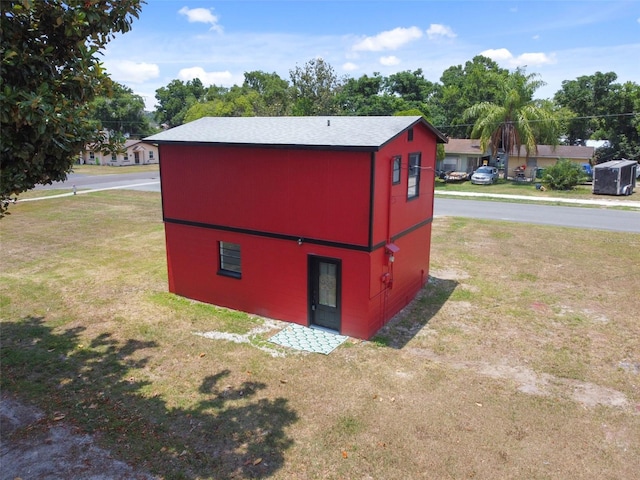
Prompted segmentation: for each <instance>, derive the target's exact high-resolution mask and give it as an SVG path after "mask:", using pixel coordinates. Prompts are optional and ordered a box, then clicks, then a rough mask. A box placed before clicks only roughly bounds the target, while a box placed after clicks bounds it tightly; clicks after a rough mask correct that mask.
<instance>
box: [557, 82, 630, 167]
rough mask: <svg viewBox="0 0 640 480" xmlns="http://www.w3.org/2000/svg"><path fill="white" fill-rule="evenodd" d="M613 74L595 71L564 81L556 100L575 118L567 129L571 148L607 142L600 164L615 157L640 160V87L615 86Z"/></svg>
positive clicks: (627, 84) (599, 156) (597, 154)
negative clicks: (588, 143) (591, 73)
mask: <svg viewBox="0 0 640 480" xmlns="http://www.w3.org/2000/svg"><path fill="white" fill-rule="evenodd" d="M617 78H618V76H617V75H616V74H615V73H614V72H607V73H601V72H596V73H595V74H593V75H584V76H581V77H578V78H577V79H576V80H565V81H564V82H562V89H561V90H559V91H558V92H556V94H555V96H554V100H555V101H556V103H558V104H559V105H562V106H563V107H565V108H568V109H570V110H572V111H573V112H574V113H575V117H576V118H575V119H574V120H572V121H571V122H570V124H569V128H568V135H567V137H568V143H569V144H570V145H576V144H584V142H585V141H586V140H588V139H592V140H608V141H609V144H610V146H609V147H605V148H602V149H598V152H596V156H597V157H598V162H603V161H607V160H611V159H613V158H628V159H636V160H638V159H640V113H639V112H640V85H637V84H636V83H633V82H626V83H624V84H622V85H621V84H619V83H614V82H615V81H616V79H617Z"/></svg>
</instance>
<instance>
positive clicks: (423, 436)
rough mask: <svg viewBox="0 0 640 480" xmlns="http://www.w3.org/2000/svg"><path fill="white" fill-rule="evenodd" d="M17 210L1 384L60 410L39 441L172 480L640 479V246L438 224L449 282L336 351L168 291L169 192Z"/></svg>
mask: <svg viewBox="0 0 640 480" xmlns="http://www.w3.org/2000/svg"><path fill="white" fill-rule="evenodd" d="M445 188H449V185H447V186H446V187H445ZM474 188H475V186H474ZM478 188H484V187H478ZM11 213H12V214H11V215H10V216H8V217H6V218H4V219H2V220H1V221H0V235H1V237H0V240H1V242H2V254H1V257H0V309H1V319H2V324H1V336H2V338H1V345H2V349H1V352H0V355H1V362H2V364H1V365H2V372H1V373H2V374H1V376H0V381H1V386H2V389H3V391H7V392H15V394H17V395H18V396H19V397H20V398H21V399H23V400H25V401H27V402H32V403H34V404H37V405H38V406H39V407H41V408H42V409H44V411H45V412H46V413H47V418H46V419H45V420H44V421H42V422H41V423H39V424H37V425H34V426H32V427H31V428H35V429H37V428H42V427H43V426H47V425H49V424H51V423H55V419H58V418H61V415H64V416H65V417H64V421H65V422H70V423H71V424H73V425H75V426H76V427H77V429H78V431H82V432H91V433H94V434H96V435H97V438H98V439H99V441H100V442H101V445H102V446H103V447H105V448H108V449H110V450H111V451H112V452H113V454H114V455H115V456H116V457H117V458H119V459H121V460H123V461H126V462H128V463H131V464H133V465H136V466H139V467H143V468H146V469H148V470H150V471H152V472H154V473H156V474H159V475H161V476H162V477H163V478H167V479H182V478H189V479H196V478H198V479H205V478H215V479H221V478H275V479H350V478H356V479H363V478H372V479H414V478H430V479H431V478H433V479H442V478H476V479H478V478H480V479H495V478H526V479H565V478H572V479H593V478H611V479H614V478H615V479H631V478H635V476H636V475H637V472H638V471H640V324H639V323H638V318H640V301H639V296H638V295H639V292H638V288H637V285H638V284H639V283H640V236H639V235H637V234H627V233H615V232H604V231H603V232H594V231H591V230H589V231H587V230H579V229H569V228H556V227H544V226H532V225H520V224H515V223H502V222H492V221H479V220H470V219H458V218H437V219H435V220H434V223H433V245H432V270H431V272H430V273H431V277H432V278H431V280H430V282H429V285H428V286H427V287H425V289H424V290H423V291H422V292H421V294H420V295H419V296H418V298H417V299H416V300H415V301H414V302H413V303H412V304H410V305H409V306H408V307H407V308H406V309H405V310H404V311H403V312H402V313H401V314H400V315H398V317H397V318H396V319H395V320H394V321H392V322H391V323H390V324H389V325H388V326H387V327H385V328H384V329H383V330H382V331H381V332H380V333H379V334H378V335H377V337H376V338H375V340H374V341H371V342H360V341H355V340H353V341H349V342H347V343H345V344H343V345H342V346H341V347H339V348H338V349H337V350H335V351H334V352H333V353H331V354H330V355H328V356H323V355H319V354H304V353H300V352H294V351H289V350H284V349H282V348H276V347H275V346H274V345H271V344H269V343H268V341H267V339H268V337H269V336H270V335H271V334H273V333H275V332H276V331H277V329H278V328H280V326H281V325H282V324H277V323H276V324H275V326H274V324H273V323H272V322H267V321H265V320H264V319H261V318H258V317H254V316H251V315H245V314H243V313H238V312H233V311H227V310H224V309H220V308H216V307H214V306H210V305H204V304H200V303H197V302H192V301H189V300H186V299H183V298H181V297H177V296H174V295H171V294H169V293H167V280H166V259H165V250H164V232H163V225H162V221H161V204H160V196H159V194H157V193H149V192H133V191H105V192H99V193H94V194H88V195H81V196H80V195H79V196H75V197H73V196H71V197H64V198H59V199H50V200H46V201H41V202H27V203H23V204H20V203H18V204H17V205H14V206H12V207H11ZM259 327H262V330H260V329H259ZM265 330H268V331H265ZM203 332H218V337H220V336H221V334H222V333H229V334H235V335H236V337H235V338H240V337H242V338H244V339H246V340H248V341H247V342H245V343H235V342H232V341H229V340H220V339H211V338H206V337H204V336H202V335H198V334H199V333H203ZM230 338H231V337H230ZM16 434H17V435H25V434H28V432H24V431H23V432H20V431H18V432H17V433H16Z"/></svg>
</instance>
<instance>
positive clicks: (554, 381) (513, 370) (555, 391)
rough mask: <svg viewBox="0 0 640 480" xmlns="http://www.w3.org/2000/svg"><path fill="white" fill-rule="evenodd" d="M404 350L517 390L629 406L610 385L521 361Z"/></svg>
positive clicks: (591, 403) (586, 403) (584, 402)
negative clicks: (466, 358) (476, 359)
mask: <svg viewBox="0 0 640 480" xmlns="http://www.w3.org/2000/svg"><path fill="white" fill-rule="evenodd" d="M408 352H409V353H411V354H414V355H418V356H420V357H424V358H427V359H429V360H431V361H432V362H435V363H439V364H443V365H447V366H450V367H453V368H455V369H456V370H467V371H472V372H474V373H476V374H479V375H484V376H487V377H491V378H495V379H500V380H508V381H512V382H514V383H515V384H516V389H517V390H518V391H519V392H522V393H526V394H529V395H539V396H553V397H557V398H570V399H571V400H573V401H575V402H578V403H580V404H582V405H584V406H585V407H595V406H597V405H603V406H606V407H619V408H627V407H628V406H629V401H628V399H627V397H626V396H625V395H624V394H623V393H621V392H618V391H617V390H614V389H612V388H607V387H602V386H600V385H595V384H593V383H590V382H581V381H578V380H572V379H567V378H560V377H556V376H554V375H549V374H548V373H537V372H535V371H534V370H532V369H530V368H528V367H525V366H521V365H516V366H513V365H508V364H506V363H503V364H495V363H489V362H472V361H455V360H450V359H447V358H446V357H444V356H442V355H438V354H436V353H435V352H433V351H431V350H428V349H425V348H412V349H409V350H408Z"/></svg>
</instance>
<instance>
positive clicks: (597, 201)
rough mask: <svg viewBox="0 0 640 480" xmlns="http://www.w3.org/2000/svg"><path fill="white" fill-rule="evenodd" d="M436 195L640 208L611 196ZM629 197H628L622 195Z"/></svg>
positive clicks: (438, 193) (634, 202) (453, 193)
mask: <svg viewBox="0 0 640 480" xmlns="http://www.w3.org/2000/svg"><path fill="white" fill-rule="evenodd" d="M435 194H436V195H441V196H451V197H464V198H499V199H501V200H524V201H527V202H533V203H535V202H542V203H567V204H573V205H592V206H598V207H630V208H639V209H640V201H635V200H622V199H618V198H611V197H597V198H558V197H532V196H528V195H507V194H504V193H481V192H441V191H438V190H436V191H435ZM622 198H627V197H622Z"/></svg>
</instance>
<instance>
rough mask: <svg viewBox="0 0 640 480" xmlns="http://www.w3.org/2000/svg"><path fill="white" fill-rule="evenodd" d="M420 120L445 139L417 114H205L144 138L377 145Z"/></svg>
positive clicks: (267, 143)
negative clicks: (388, 115) (278, 115)
mask: <svg viewBox="0 0 640 480" xmlns="http://www.w3.org/2000/svg"><path fill="white" fill-rule="evenodd" d="M419 122H424V124H425V125H426V127H427V128H428V129H430V130H431V131H433V132H434V134H435V135H436V136H437V137H438V138H439V139H440V141H445V137H444V135H443V134H442V133H440V132H439V131H438V130H436V129H435V128H434V127H433V126H431V125H430V124H429V123H427V122H425V121H424V120H423V119H422V117H419V116H407V117H402V116H398V117H382V116H379V117H346V116H345V117H341V116H332V117H204V118H201V119H199V120H195V121H193V122H189V123H185V124H184V125H180V126H178V127H175V128H171V129H169V130H166V131H164V132H161V133H158V134H156V135H152V136H151V137H147V138H145V139H144V140H145V141H147V142H155V143H175V142H180V143H182V142H186V143H217V144H225V145H264V146H305V147H328V148H365V149H376V148H378V147H380V146H382V145H383V144H385V143H386V142H388V141H389V140H390V139H392V138H393V137H395V136H396V135H398V134H399V133H401V132H402V131H404V130H406V129H407V128H409V127H411V126H412V125H414V124H416V123H419Z"/></svg>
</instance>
